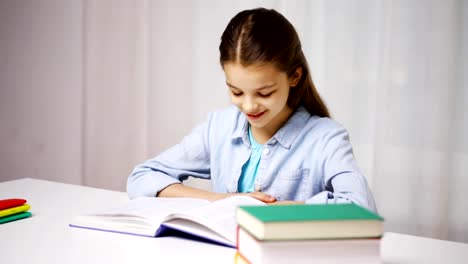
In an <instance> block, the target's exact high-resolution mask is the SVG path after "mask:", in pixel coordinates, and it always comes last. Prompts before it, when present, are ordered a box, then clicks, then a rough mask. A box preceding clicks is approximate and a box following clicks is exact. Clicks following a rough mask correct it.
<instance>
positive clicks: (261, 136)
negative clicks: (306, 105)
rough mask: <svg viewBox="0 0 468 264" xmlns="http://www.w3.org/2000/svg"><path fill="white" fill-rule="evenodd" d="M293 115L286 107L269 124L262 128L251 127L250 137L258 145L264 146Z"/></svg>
mask: <svg viewBox="0 0 468 264" xmlns="http://www.w3.org/2000/svg"><path fill="white" fill-rule="evenodd" d="M292 114H293V110H292V109H290V108H289V107H287V108H286V109H285V110H284V111H282V112H281V113H280V114H278V116H276V117H275V118H274V119H273V120H272V121H271V123H270V124H268V125H266V126H264V127H253V126H251V127H250V129H251V130H252V136H253V137H254V139H255V141H257V142H258V143H259V144H262V145H263V144H265V143H267V142H268V140H270V138H272V137H273V136H274V135H275V134H276V132H278V130H280V128H281V127H282V126H283V125H284V124H285V123H286V122H287V121H288V120H289V118H290V117H291V115H292Z"/></svg>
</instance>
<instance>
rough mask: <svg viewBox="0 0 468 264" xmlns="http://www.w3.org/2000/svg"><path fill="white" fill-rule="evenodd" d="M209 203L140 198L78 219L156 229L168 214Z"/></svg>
mask: <svg viewBox="0 0 468 264" xmlns="http://www.w3.org/2000/svg"><path fill="white" fill-rule="evenodd" d="M209 203H210V202H209V201H207V200H203V199H195V198H156V197H140V198H136V199H133V200H130V201H128V202H127V203H126V204H124V205H121V206H119V207H115V208H111V209H107V210H105V211H101V212H97V213H92V214H88V215H84V216H80V217H79V219H80V220H84V221H86V220H88V221H90V222H98V221H102V222H104V221H105V222H108V223H109V224H110V225H111V224H112V225H117V224H118V223H119V222H120V223H125V224H127V225H128V224H135V225H138V224H144V223H147V224H149V225H152V226H155V227H157V226H159V225H160V224H161V222H162V221H163V220H164V219H165V217H166V216H167V215H169V214H172V213H176V212H185V211H187V210H191V209H193V208H197V207H200V206H203V205H206V204H209Z"/></svg>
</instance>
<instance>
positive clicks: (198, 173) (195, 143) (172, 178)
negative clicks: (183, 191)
mask: <svg viewBox="0 0 468 264" xmlns="http://www.w3.org/2000/svg"><path fill="white" fill-rule="evenodd" d="M211 119H212V118H211V115H210V117H209V118H208V120H207V121H206V122H205V123H203V124H202V125H200V126H198V127H197V128H195V129H194V130H193V131H192V132H191V134H189V135H188V136H186V137H184V139H183V140H182V141H181V142H180V143H179V144H177V145H175V146H173V147H171V148H169V149H168V150H166V151H164V152H163V153H161V154H160V155H158V156H157V157H155V158H152V159H149V160H147V161H145V162H144V163H142V164H139V165H137V166H136V167H135V168H134V169H133V171H132V173H131V174H130V176H129V177H128V180H127V193H128V196H129V197H130V198H131V199H133V198H136V197H141V196H156V195H157V193H158V192H160V191H161V190H162V189H164V188H166V187H167V186H169V185H171V184H174V183H181V182H182V181H184V180H186V179H187V178H188V177H189V176H192V177H197V178H202V179H210V151H209V150H210V148H209V142H208V139H209V132H210V131H209V130H210V124H211Z"/></svg>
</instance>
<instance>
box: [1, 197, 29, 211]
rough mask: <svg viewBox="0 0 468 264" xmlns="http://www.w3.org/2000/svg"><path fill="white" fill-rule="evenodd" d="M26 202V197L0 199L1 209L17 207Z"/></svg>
mask: <svg viewBox="0 0 468 264" xmlns="http://www.w3.org/2000/svg"><path fill="white" fill-rule="evenodd" d="M25 203H26V200H25V199H19V198H13V199H4V200H0V210H3V209H8V208H12V207H17V206H20V205H23V204H25Z"/></svg>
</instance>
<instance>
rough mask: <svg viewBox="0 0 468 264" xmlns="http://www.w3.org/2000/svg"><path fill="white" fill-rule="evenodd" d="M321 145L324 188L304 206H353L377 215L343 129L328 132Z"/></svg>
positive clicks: (369, 192)
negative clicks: (363, 208)
mask: <svg viewBox="0 0 468 264" xmlns="http://www.w3.org/2000/svg"><path fill="white" fill-rule="evenodd" d="M322 143H323V144H322V147H323V149H322V153H323V156H322V157H323V160H322V168H323V177H324V188H323V191H322V192H320V193H318V194H316V195H314V196H313V197H311V198H309V199H307V200H306V203H311V204H317V203H320V204H327V203H355V204H358V205H360V206H362V207H365V208H367V209H369V210H371V211H373V212H377V208H376V206H375V202H374V198H373V197H372V193H371V191H370V189H369V186H368V184H367V181H366V178H365V177H364V176H363V175H362V173H361V171H360V169H359V167H358V165H357V162H356V160H355V158H354V154H353V150H352V146H351V143H350V141H349V135H348V132H347V131H346V129H344V128H343V127H341V126H339V127H337V128H335V129H331V130H329V131H328V132H327V133H325V135H324V136H323V140H322Z"/></svg>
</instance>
